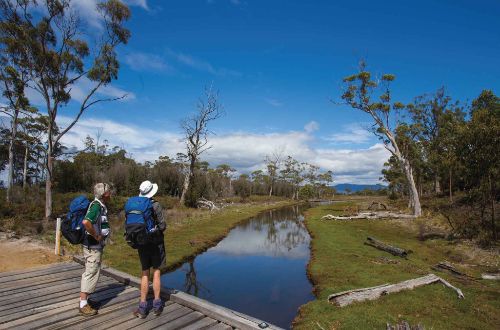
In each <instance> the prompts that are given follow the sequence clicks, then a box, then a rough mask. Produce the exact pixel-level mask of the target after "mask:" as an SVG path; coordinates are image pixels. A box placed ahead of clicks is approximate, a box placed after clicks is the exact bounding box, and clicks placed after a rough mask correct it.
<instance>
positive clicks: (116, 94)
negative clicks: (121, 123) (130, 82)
mask: <svg viewBox="0 0 500 330" xmlns="http://www.w3.org/2000/svg"><path fill="white" fill-rule="evenodd" d="M95 85H96V83H95V82H93V81H91V80H89V79H87V78H86V77H83V78H81V79H80V80H78V81H77V82H76V83H75V84H74V85H73V86H72V87H71V91H70V94H71V98H72V99H74V100H76V101H78V102H83V101H84V99H85V98H86V97H87V95H88V93H89V92H90V91H91V89H92V88H93V87H94V86H95ZM124 95H125V97H124V98H122V99H120V101H130V100H133V99H135V94H134V93H132V92H128V91H125V90H123V89H121V88H118V87H116V86H113V85H106V86H102V87H100V88H99V89H98V90H97V92H96V93H95V94H94V96H93V97H92V99H93V100H95V99H98V98H121V97H123V96H124Z"/></svg>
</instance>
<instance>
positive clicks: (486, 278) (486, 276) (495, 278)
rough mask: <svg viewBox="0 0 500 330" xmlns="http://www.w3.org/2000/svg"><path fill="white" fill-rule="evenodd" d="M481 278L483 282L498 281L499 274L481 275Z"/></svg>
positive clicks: (499, 278)
mask: <svg viewBox="0 0 500 330" xmlns="http://www.w3.org/2000/svg"><path fill="white" fill-rule="evenodd" d="M481 278H482V279H483V280H500V274H490V273H484V274H481Z"/></svg>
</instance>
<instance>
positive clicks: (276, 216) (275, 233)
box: [254, 205, 309, 254]
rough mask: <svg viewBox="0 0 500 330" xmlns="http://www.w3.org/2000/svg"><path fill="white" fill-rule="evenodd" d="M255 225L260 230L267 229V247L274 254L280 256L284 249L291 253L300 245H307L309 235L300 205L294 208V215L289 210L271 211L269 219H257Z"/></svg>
mask: <svg viewBox="0 0 500 330" xmlns="http://www.w3.org/2000/svg"><path fill="white" fill-rule="evenodd" d="M257 220H258V221H255V222H254V224H257V226H255V227H254V229H256V230H257V227H260V228H259V229H260V230H264V228H266V229H267V237H266V241H265V243H264V244H265V247H266V248H268V249H269V250H270V251H272V252H273V253H274V254H280V252H283V249H285V250H286V251H290V250H292V249H294V248H296V247H297V246H299V245H300V244H304V243H307V242H308V240H309V235H308V233H307V230H306V227H305V225H304V217H303V216H302V215H301V214H300V209H299V206H298V205H295V206H294V207H293V213H292V214H290V212H289V211H288V210H275V211H270V212H269V216H268V217H262V218H260V219H257Z"/></svg>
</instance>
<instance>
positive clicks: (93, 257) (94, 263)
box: [80, 246, 102, 293]
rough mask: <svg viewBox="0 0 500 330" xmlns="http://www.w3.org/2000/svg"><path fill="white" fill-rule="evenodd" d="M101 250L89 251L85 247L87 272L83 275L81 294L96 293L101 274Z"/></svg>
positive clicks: (84, 256) (84, 254)
mask: <svg viewBox="0 0 500 330" xmlns="http://www.w3.org/2000/svg"><path fill="white" fill-rule="evenodd" d="M101 257H102V250H101V249H89V248H88V247H86V246H84V247H83V258H84V259H85V272H84V273H83V274H82V283H81V289H80V292H86V293H92V292H94V291H95V286H96V285H97V280H98V279H99V275H100V273H101Z"/></svg>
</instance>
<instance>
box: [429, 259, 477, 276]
mask: <svg viewBox="0 0 500 330" xmlns="http://www.w3.org/2000/svg"><path fill="white" fill-rule="evenodd" d="M431 268H432V269H434V270H441V271H443V270H445V271H448V272H449V273H451V274H452V275H455V276H462V277H471V276H469V275H467V274H465V273H463V272H461V271H459V270H458V269H456V268H455V266H453V265H452V264H450V263H449V262H447V261H441V262H439V263H438V264H437V265H435V266H433V267H431Z"/></svg>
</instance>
